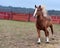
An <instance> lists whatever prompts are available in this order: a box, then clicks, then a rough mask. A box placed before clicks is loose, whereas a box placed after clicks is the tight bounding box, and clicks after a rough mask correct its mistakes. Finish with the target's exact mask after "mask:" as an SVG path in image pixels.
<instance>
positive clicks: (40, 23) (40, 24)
mask: <svg viewBox="0 0 60 48" xmlns="http://www.w3.org/2000/svg"><path fill="white" fill-rule="evenodd" d="M42 10H43V9H42V7H41V5H39V6H36V5H35V11H34V14H33V17H36V18H37V20H36V29H37V33H38V41H37V43H38V44H40V43H41V38H40V30H43V31H44V33H45V37H46V43H49V31H48V30H47V28H48V27H50V29H51V33H52V36H53V33H54V32H53V23H52V21H51V19H48V18H46V17H44V15H43V12H42Z"/></svg>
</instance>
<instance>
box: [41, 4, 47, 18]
mask: <svg viewBox="0 0 60 48" xmlns="http://www.w3.org/2000/svg"><path fill="white" fill-rule="evenodd" d="M41 8H42V12H43V16H45V17H46V16H47V10H46V8H45V6H44V5H41Z"/></svg>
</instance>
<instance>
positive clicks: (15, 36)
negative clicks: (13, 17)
mask: <svg viewBox="0 0 60 48" xmlns="http://www.w3.org/2000/svg"><path fill="white" fill-rule="evenodd" d="M49 33H50V36H49V38H50V43H49V44H46V43H45V35H44V32H43V31H41V44H37V32H36V28H35V23H32V22H20V21H7V20H0V48H60V24H54V40H52V39H51V38H52V35H51V31H50V29H49Z"/></svg>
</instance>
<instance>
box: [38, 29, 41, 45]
mask: <svg viewBox="0 0 60 48" xmlns="http://www.w3.org/2000/svg"><path fill="white" fill-rule="evenodd" d="M37 33H38V41H37V43H38V44H40V43H41V40H40V30H39V29H37Z"/></svg>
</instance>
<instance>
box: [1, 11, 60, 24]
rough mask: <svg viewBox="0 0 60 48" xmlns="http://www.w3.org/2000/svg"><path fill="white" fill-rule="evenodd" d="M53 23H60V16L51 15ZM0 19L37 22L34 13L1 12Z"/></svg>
mask: <svg viewBox="0 0 60 48" xmlns="http://www.w3.org/2000/svg"><path fill="white" fill-rule="evenodd" d="M50 17H51V19H52V22H53V23H56V24H60V16H54V15H53V16H50ZM0 19H6V20H17V21H28V22H35V21H36V18H33V16H32V14H23V13H21V14H18V13H11V12H0Z"/></svg>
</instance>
